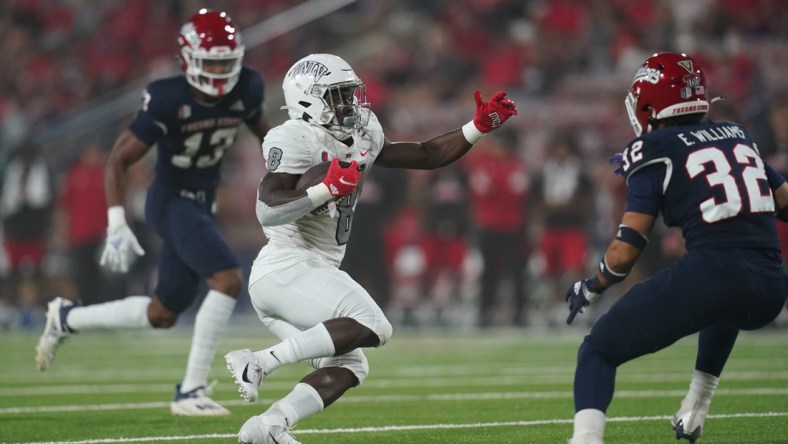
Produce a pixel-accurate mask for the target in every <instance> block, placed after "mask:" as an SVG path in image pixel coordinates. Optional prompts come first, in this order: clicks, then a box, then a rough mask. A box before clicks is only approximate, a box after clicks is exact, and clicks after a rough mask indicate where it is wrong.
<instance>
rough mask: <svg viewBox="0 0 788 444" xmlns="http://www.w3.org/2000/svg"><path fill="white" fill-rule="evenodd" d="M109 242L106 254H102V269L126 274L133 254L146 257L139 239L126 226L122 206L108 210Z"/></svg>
mask: <svg viewBox="0 0 788 444" xmlns="http://www.w3.org/2000/svg"><path fill="white" fill-rule="evenodd" d="M107 216H108V217H107V219H108V221H109V223H108V226H107V242H106V244H105V245H104V252H103V253H101V261H100V262H99V263H100V264H101V266H102V267H106V268H109V269H110V270H111V271H120V272H122V273H125V272H127V271H129V262H130V259H131V255H132V254H136V255H138V256H144V255H145V250H143V249H142V246H140V243H139V242H138V241H137V238H136V237H135V236H134V233H132V231H131V228H129V226H128V225H127V224H126V213H125V211H124V210H123V207H121V206H114V207H111V208H109V210H107Z"/></svg>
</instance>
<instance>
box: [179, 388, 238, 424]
mask: <svg viewBox="0 0 788 444" xmlns="http://www.w3.org/2000/svg"><path fill="white" fill-rule="evenodd" d="M170 411H171V412H172V414H173V415H176V416H227V415H229V414H230V411H229V410H227V409H226V408H224V407H222V406H221V405H219V403H218V402H216V401H214V400H213V399H211V398H210V397H209V396H208V389H207V388H206V387H205V386H204V385H201V386H199V387H197V388H195V389H194V390H190V391H188V392H186V393H182V392H181V385H180V384H178V385H176V386H175V399H173V400H172V402H171V403H170Z"/></svg>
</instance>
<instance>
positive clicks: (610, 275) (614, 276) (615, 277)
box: [599, 256, 629, 287]
mask: <svg viewBox="0 0 788 444" xmlns="http://www.w3.org/2000/svg"><path fill="white" fill-rule="evenodd" d="M599 272H600V273H601V274H602V276H603V277H604V278H605V282H607V286H608V287H610V286H611V285H613V284H617V283H619V282H621V281H623V280H624V279H626V277H627V276H628V275H629V272H627V273H616V272H615V271H613V270H611V269H610V267H609V266H608V265H607V259H605V257H604V256H602V260H601V261H600V262H599Z"/></svg>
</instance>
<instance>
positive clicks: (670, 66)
mask: <svg viewBox="0 0 788 444" xmlns="http://www.w3.org/2000/svg"><path fill="white" fill-rule="evenodd" d="M624 103H625V104H626V107H627V114H629V121H630V123H631V124H632V128H634V130H635V134H636V135H637V136H642V135H644V134H647V133H649V132H650V131H651V130H653V129H654V126H655V125H656V122H657V121H658V120H660V119H666V118H668V117H675V116H680V115H683V114H696V113H703V114H705V113H706V112H707V111H708V110H709V101H708V100H707V99H706V76H705V75H704V74H703V69H701V67H700V65H699V64H698V62H696V61H695V60H694V59H693V58H692V57H690V56H688V55H686V54H678V53H675V52H662V53H658V54H654V55H652V56H651V57H649V58H648V59H646V61H645V62H643V64H642V65H640V68H638V70H637V72H636V73H635V78H634V79H633V80H632V87H630V89H629V94H627V98H626V99H625V100H624Z"/></svg>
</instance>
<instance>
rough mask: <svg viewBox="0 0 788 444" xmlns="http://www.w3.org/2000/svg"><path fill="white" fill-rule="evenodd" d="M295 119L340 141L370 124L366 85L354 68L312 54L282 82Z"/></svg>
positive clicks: (298, 64) (290, 111)
mask: <svg viewBox="0 0 788 444" xmlns="http://www.w3.org/2000/svg"><path fill="white" fill-rule="evenodd" d="M282 89H283V90H284V93H285V103H286V106H283V107H282V109H286V110H287V112H288V114H289V115H290V118H291V119H302V120H305V121H307V122H310V123H312V124H315V125H319V126H321V127H322V128H325V129H327V130H328V131H329V132H330V133H331V135H332V136H334V137H335V138H337V139H338V140H345V139H347V138H348V137H350V136H351V135H352V133H353V131H356V130H360V129H362V128H364V127H365V126H366V125H367V123H368V122H369V102H367V90H366V86H365V85H364V82H362V81H361V79H359V78H358V76H356V73H355V72H353V68H351V67H350V65H349V64H348V63H347V62H346V61H344V60H342V59H341V58H339V57H337V56H335V55H332V54H310V55H308V56H306V57H304V58H303V59H301V60H299V61H297V62H296V63H295V64H294V65H293V66H292V67H291V68H290V70H288V71H287V74H286V75H285V79H284V81H283V82H282Z"/></svg>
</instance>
